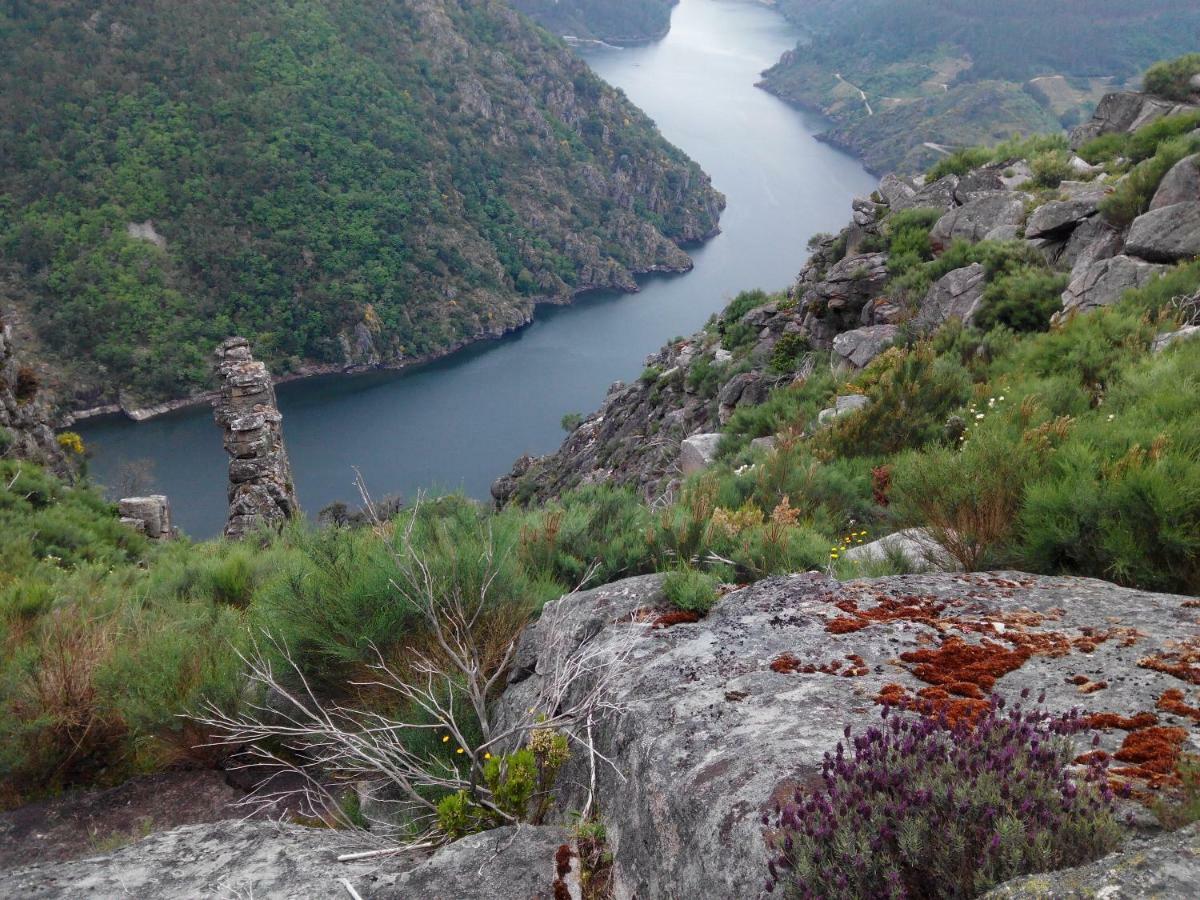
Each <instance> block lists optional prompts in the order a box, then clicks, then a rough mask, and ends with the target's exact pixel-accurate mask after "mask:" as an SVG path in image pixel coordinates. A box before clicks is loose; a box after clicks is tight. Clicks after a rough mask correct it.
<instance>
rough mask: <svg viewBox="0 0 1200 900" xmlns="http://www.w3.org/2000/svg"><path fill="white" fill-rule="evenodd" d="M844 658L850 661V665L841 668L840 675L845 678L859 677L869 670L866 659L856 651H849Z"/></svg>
mask: <svg viewBox="0 0 1200 900" xmlns="http://www.w3.org/2000/svg"><path fill="white" fill-rule="evenodd" d="M846 659H847V660H848V661H849V662H850V665H848V666H847V667H846V668H845V669H844V670H842V676H843V677H845V678H860V677H862V676H863V675H866V674H867V673H869V672H870V671H871V670H870V669H869V668H868V667H867V661H866V660H865V659H863V658H862V657H861V656H859V655H858V654H857V653H851V654H850V655H849V656H847V657H846Z"/></svg>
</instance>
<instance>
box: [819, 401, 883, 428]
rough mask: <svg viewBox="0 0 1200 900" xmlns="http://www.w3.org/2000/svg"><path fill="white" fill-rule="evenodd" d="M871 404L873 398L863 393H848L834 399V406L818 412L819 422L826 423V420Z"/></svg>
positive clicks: (845, 414) (820, 423)
mask: <svg viewBox="0 0 1200 900" xmlns="http://www.w3.org/2000/svg"><path fill="white" fill-rule="evenodd" d="M870 405H871V398H870V397H866V396H864V395H862V394H846V395H844V396H841V397H837V398H835V399H834V401H833V406H831V407H830V408H829V409H823V410H821V411H820V412H819V413H817V424H818V425H824V424H825V423H826V422H832V421H833V420H834V419H838V418H841V417H842V416H848V415H849V414H850V413H852V412H856V411H858V410H860V409H862V408H863V407H866V406H870Z"/></svg>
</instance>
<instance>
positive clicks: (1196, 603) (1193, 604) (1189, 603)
mask: <svg viewBox="0 0 1200 900" xmlns="http://www.w3.org/2000/svg"><path fill="white" fill-rule="evenodd" d="M1182 606H1183V608H1184V609H1200V600H1184V601H1183V604H1182Z"/></svg>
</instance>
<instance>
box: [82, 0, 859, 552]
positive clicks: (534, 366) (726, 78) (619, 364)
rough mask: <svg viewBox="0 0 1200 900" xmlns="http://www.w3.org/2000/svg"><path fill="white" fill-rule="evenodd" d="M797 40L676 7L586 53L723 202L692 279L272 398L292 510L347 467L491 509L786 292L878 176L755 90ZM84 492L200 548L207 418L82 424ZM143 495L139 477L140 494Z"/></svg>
mask: <svg viewBox="0 0 1200 900" xmlns="http://www.w3.org/2000/svg"><path fill="white" fill-rule="evenodd" d="M799 36H800V35H799V33H798V31H797V30H796V29H795V28H794V27H793V26H791V25H790V24H788V23H787V22H786V21H785V20H784V19H783V18H782V17H781V16H780V15H779V14H778V13H776V12H774V11H773V10H771V9H769V8H767V7H765V6H762V5H760V4H759V3H757V2H753V0H682V2H681V3H680V4H679V6H677V7H676V8H675V11H674V15H673V18H672V24H671V31H670V33H669V35H668V36H667V37H666V38H664V39H663V40H662V41H659V42H658V43H655V44H651V45H649V46H643V47H637V48H631V49H611V48H603V47H599V48H589V49H584V50H581V51H580V52H581V53H582V54H583V55H584V56H585V57H586V59H587V60H588V62H589V63H590V64H591V66H592V67H593V68H594V69H595V71H596V72H597V73H598V74H599V75H600V76H601V77H603V78H604V79H605V80H607V81H608V82H609V83H611V84H613V85H615V86H617V87H619V88H622V89H623V90H624V91H625V92H626V94H628V95H629V97H630V99H631V100H632V101H633V102H634V103H636V104H638V105H639V106H640V107H641V108H642V109H644V110H645V111H646V112H647V113H648V114H649V115H650V116H651V117H652V118H653V119H654V120H655V121H656V122H657V123H658V125H659V128H660V129H661V130H662V132H663V134H664V135H665V136H666V138H667V139H668V140H670V141H672V142H673V143H675V144H676V145H678V146H679V147H681V148H683V149H684V150H685V151H686V152H687V153H688V154H690V155H691V156H692V158H693V159H695V160H696V161H697V162H699V164H700V165H701V166H702V167H703V168H704V170H705V171H707V172H708V173H709V174H710V175H711V176H712V179H713V183H714V184H715V186H716V187H717V188H718V189H719V190H721V191H724V192H725V195H726V197H727V198H728V203H729V205H728V208H727V209H726V211H725V214H724V216H723V217H722V219H721V228H722V233H721V235H719V236H718V237H716V238H714V239H713V240H711V241H709V242H708V243H706V244H705V245H704V246H703V247H700V248H698V249H696V250H695V251H694V252H693V253H692V257H693V259H694V261H695V269H694V270H693V271H692V272H690V273H688V274H686V275H676V276H670V277H662V276H652V277H648V278H645V279H642V280H641V287H642V290H641V292H640V293H638V294H632V295H618V294H609V293H597V294H593V295H590V296H587V297H584V298H581V299H580V300H578V301H577V302H576V303H575V304H574V305H572V306H570V307H560V308H553V307H543V308H541V309H540V310H539V311H538V313H537V316H536V318H535V321H534V322H533V323H532V324H531V325H529V326H528V327H527V328H525V329H523V330H521V331H519V332H517V333H516V334H513V335H511V336H509V337H507V338H505V339H504V340H501V341H497V342H491V343H488V344H483V345H476V346H474V347H471V348H468V349H467V350H464V351H462V352H460V353H457V354H455V355H453V356H451V357H448V358H446V359H444V360H441V361H439V362H436V363H433V364H430V365H427V366H424V367H422V368H420V369H416V370H412V371H407V372H402V373H400V372H389V373H383V372H380V373H370V374H366V375H357V376H352V377H337V376H331V377H321V378H312V379H307V380H304V381H298V382H293V383H290V384H286V385H281V386H280V387H279V390H278V394H279V405H280V409H281V411H282V413H283V417H284V421H283V425H284V437H285V439H286V442H287V447H288V451H289V453H290V456H291V461H292V469H293V473H294V476H295V480H296V486H297V489H298V491H299V494H300V502H301V504H302V505H303V507H304V508H305V510H306V511H307V512H308V513H309V514H310V515H315V514H316V513H317V512H318V511H319V510H320V509H321V508H322V507H324V506H325V505H326V504H329V503H331V502H333V501H335V500H344V501H347V502H350V503H352V504H353V503H355V502H356V500H357V494H356V492H355V489H354V470H355V468H356V467H357V469H359V470H360V471H361V472H362V474H363V477H364V479H365V481H366V482H367V484H368V486H369V487H370V489H371V491H372V493H373V494H375V495H376V496H380V495H384V494H401V495H403V496H408V497H411V496H412V495H413V493H415V492H416V491H417V490H420V489H422V488H427V489H435V490H438V489H440V490H463V491H465V492H466V493H467V494H469V495H471V496H474V497H479V498H486V497H487V496H488V487H489V485H490V484H491V482H492V480H493V479H494V478H495V477H496V476H498V475H500V474H502V473H503V472H505V471H507V470H508V468H509V467H510V466H511V464H512V462H513V460H515V459H516V458H517V457H519V456H520V455H521V454H523V453H534V454H541V453H546V452H549V451H550V450H552V449H554V448H555V447H556V446H557V445H558V443H559V442H560V441H561V440H562V438H563V432H562V430H561V427H560V424H559V423H560V421H561V419H562V417H563V414H564V413H570V412H586V411H590V410H592V409H595V408H596V407H597V406H598V405H599V404H600V401H601V400H602V399H603V397H604V394H605V391H606V390H607V388H608V386H609V384H611V383H612V382H613V381H616V380H618V379H624V380H631V379H633V378H636V377H637V376H638V374H639V373H640V372H641V369H642V360H643V359H644V358H645V357H646V356H647V355H648V354H650V353H652V352H653V351H655V350H657V349H658V348H659V347H660V346H661V345H662V344H663V343H665V342H666V341H667V340H669V339H670V338H672V337H674V336H675V335H686V334H691V333H692V332H694V331H696V330H697V329H698V328H700V327H701V326H702V325H703V324H704V322H705V321H706V320H707V319H708V317H709V315H711V314H712V313H714V312H716V311H718V310H720V309H721V308H723V307H724V306H725V304H726V303H727V302H728V301H729V300H730V299H731V298H732V297H733V296H734V295H735V294H736V293H737V292H738V291H740V290H743V289H746V288H753V287H762V288H766V289H769V290H776V289H779V288H782V287H784V286H786V285H787V284H789V283H790V281H791V280H792V279H793V278H794V277H795V274H796V272H797V271H799V269H800V267H801V265H802V264H803V262H804V258H805V256H806V251H805V244H806V243H807V241H808V239H809V237H810V236H811V235H812V234H814V233H815V232H818V231H836V230H837V229H839V228H840V227H841V226H842V225H843V224H844V223H845V222H846V220H847V218H848V217H849V212H850V206H849V204H850V200H851V198H852V197H854V196H855V195H863V194H867V193H869V192H870V191H871V190H872V189H873V188H874V186H875V179H873V178H872V177H871V176H870V175H868V174H867V172H866V171H865V170H864V169H863V168H862V166H861V165H859V163H858V162H856V161H855V160H854V159H852V158H850V157H848V156H846V155H844V154H842V153H840V152H839V151H836V150H834V149H833V148H831V147H828V146H826V145H825V144H821V143H819V142H818V141H816V140H815V139H814V137H813V135H814V134H815V133H816V132H818V131H820V130H821V128H822V122H821V120H820V119H819V118H816V117H813V116H809V115H806V114H804V113H801V112H797V111H796V110H794V109H792V108H790V107H788V106H787V105H785V104H784V103H783V102H781V101H780V100H777V99H776V98H774V97H772V96H770V95H768V94H767V93H766V92H764V91H761V90H759V89H757V88H755V87H754V83H755V82H756V81H757V80H758V76H759V73H760V72H761V71H762V70H763V69H765V68H767V67H769V66H771V65H772V64H774V63H775V62H776V60H778V58H779V56H780V55H781V54H782V53H783V52H784V51H785V50H788V49H790V48H792V47H794V46H795V45H796V42H797V39H798V38H799ZM78 430H79V431H80V433H81V434H82V435H83V438H84V441H85V442H86V444H87V445H88V447H89V448H90V450H91V453H92V457H91V460H90V471H91V474H92V476H93V477H94V479H95V480H96V481H98V482H100V483H102V484H108V485H111V486H113V487H114V489H119V486H120V485H121V484H122V483H123V482H124V483H126V484H128V483H129V480H128V478H127V477H125V476H123V475H122V474H121V473H122V472H123V471H127V470H128V469H129V468H130V466H129V464H130V463H131V462H134V461H148V462H147V463H143V464H142V466H143V467H144V468H146V469H148V471H149V472H150V473H151V476H152V478H151V480H150V482H149V483H143V484H141V485H139V486H140V487H142V488H147V487H152V489H153V490H154V491H155V492H160V493H165V494H168V495H169V496H170V498H171V504H172V508H173V511H174V514H175V521H176V524H177V525H179V526H180V527H181V528H182V529H183V530H184V531H185V532H187V533H188V534H190V535H192V536H193V537H198V538H206V537H211V536H213V535H215V534H217V533H219V531H220V529H221V527H222V525H223V524H224V519H225V512H226V506H225V487H226V457H225V455H224V452H223V451H222V449H221V440H220V432H219V430H218V429H217V427H216V425H214V424H213V421H212V416H211V413H210V411H209V410H208V409H207V407H196V408H192V409H187V410H181V411H179V412H176V413H172V414H169V415H165V416H162V417H159V418H156V419H153V420H151V421H149V422H143V423H140V424H138V423H134V422H132V421H130V420H128V419H126V418H124V417H120V416H110V417H105V418H102V419H94V420H90V421H87V422H84V423H81V424H80V426H79V428H78ZM143 481H144V479H143Z"/></svg>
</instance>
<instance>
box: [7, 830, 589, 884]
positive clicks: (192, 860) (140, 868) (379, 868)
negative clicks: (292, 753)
mask: <svg viewBox="0 0 1200 900" xmlns="http://www.w3.org/2000/svg"><path fill="white" fill-rule="evenodd" d="M568 842H571V838H570V835H569V834H568V832H567V830H566V829H564V828H557V827H548V826H536V827H535V826H532V825H520V826H516V827H508V828H497V829H495V830H493V831H487V832H483V833H482V834H473V835H470V836H468V837H465V838H463V839H462V840H459V841H456V842H455V843H453V844H449V845H447V846H445V847H442V848H441V849H439V850H437V851H436V852H434V853H433V854H426V855H421V856H415V855H413V854H396V855H390V856H385V857H381V858H374V859H362V860H357V861H350V862H338V859H337V857H338V856H339V855H340V854H346V853H355V852H360V851H364V850H371V849H373V848H376V847H378V846H381V845H379V844H378V843H377V842H376V843H374V844H372V843H370V842H369V840H368V838H367V837H366V836H365V835H363V834H360V833H354V832H341V831H332V830H330V829H327V828H302V827H300V826H298V825H284V824H279V823H275V822H246V821H238V820H231V821H224V822H214V823H209V824H204V825H189V826H186V827H183V828H176V829H174V830H172V831H164V832H160V833H158V834H153V835H151V836H149V837H147V838H144V839H143V840H141V841H138V842H137V843H136V844H131V845H130V846H128V847H123V848H121V849H120V850H116V851H115V852H112V853H107V854H102V855H98V856H93V857H90V858H87V859H81V860H76V861H73V862H66V863H43V864H39V865H35V866H30V867H28V868H25V869H19V870H16V871H12V872H4V873H0V896H2V897H6V898H7V897H13V898H16V897H20V898H23V900H79V898H89V897H94V898H97V900H108V898H117V897H133V898H138V900H143V898H144V900H151V898H153V900H195V898H200V897H213V898H217V897H220V898H234V897H261V898H269V900H312V898H317V897H321V898H324V897H330V898H333V897H349V896H350V894H349V892H347V891H346V889H345V886H344V885H343V884H342V881H343V880H344V881H346V882H348V883H349V884H350V886H351V887H353V888H354V890H355V891H356V892H357V893H358V894H359V895H360V896H362V897H363V898H389V900H409V898H417V897H419V898H421V900H499V898H507V897H514V898H516V897H520V898H521V900H552V898H553V897H554V893H553V890H554V889H553V884H554V879H555V858H554V857H555V851H556V850H557V849H558V848H559V846H561V845H562V844H563V843H568ZM564 881H565V883H566V884H567V885H568V887H571V886H574V888H575V891H574V894H575V896H578V861H577V860H576V861H575V863H574V864H573V866H572V871H571V873H570V874H568V876H567V877H566V878H565V879H564Z"/></svg>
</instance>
